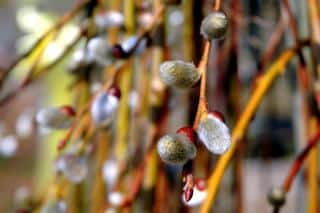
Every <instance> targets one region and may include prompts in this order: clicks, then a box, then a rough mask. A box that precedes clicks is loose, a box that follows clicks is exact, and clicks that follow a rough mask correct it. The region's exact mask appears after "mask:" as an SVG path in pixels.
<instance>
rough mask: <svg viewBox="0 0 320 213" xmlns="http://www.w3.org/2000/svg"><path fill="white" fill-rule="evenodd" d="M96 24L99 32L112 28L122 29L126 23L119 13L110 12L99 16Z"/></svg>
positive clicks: (96, 18)
mask: <svg viewBox="0 0 320 213" xmlns="http://www.w3.org/2000/svg"><path fill="white" fill-rule="evenodd" d="M94 22H95V24H96V26H97V29H98V30H99V31H106V30H107V29H108V28H110V27H120V26H121V25H123V23H124V16H123V14H122V13H120V12H118V11H114V10H113V11H108V12H105V13H101V14H97V15H96V16H95V18H94Z"/></svg>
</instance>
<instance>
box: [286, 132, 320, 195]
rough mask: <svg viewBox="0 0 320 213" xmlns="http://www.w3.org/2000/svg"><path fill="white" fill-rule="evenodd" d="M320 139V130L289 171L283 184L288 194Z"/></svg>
mask: <svg viewBox="0 0 320 213" xmlns="http://www.w3.org/2000/svg"><path fill="white" fill-rule="evenodd" d="M319 139H320V128H318V130H317V133H316V134H315V135H314V136H313V137H312V138H311V139H310V141H309V142H308V144H307V145H306V147H305V148H304V149H303V150H302V151H301V152H300V153H299V155H298V156H297V157H296V159H295V160H294V162H293V164H292V166H291V168H290V170H289V173H288V175H287V177H286V179H285V180H284V182H283V184H282V188H283V189H284V190H285V191H286V192H288V191H289V190H290V188H291V185H292V182H293V180H294V178H295V177H296V176H297V174H298V172H299V171H300V169H301V166H302V164H303V162H304V161H305V159H306V157H307V156H308V154H309V153H310V151H311V150H312V148H313V147H315V145H316V144H317V143H318V141H319Z"/></svg>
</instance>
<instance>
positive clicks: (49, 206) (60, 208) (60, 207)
mask: <svg viewBox="0 0 320 213" xmlns="http://www.w3.org/2000/svg"><path fill="white" fill-rule="evenodd" d="M66 212H67V204H66V202H65V201H62V200H50V201H48V202H47V203H46V204H45V205H44V206H43V207H42V209H41V213H66Z"/></svg>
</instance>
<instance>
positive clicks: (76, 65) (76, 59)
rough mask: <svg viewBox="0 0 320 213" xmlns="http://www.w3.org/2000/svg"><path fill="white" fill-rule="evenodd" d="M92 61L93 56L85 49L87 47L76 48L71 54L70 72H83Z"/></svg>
mask: <svg viewBox="0 0 320 213" xmlns="http://www.w3.org/2000/svg"><path fill="white" fill-rule="evenodd" d="M91 63H92V58H91V57H90V56H89V54H88V53H87V52H86V51H85V49H79V50H76V51H75V52H74V53H73V55H72V56H71V59H70V62H69V65H68V69H67V70H68V72H69V73H70V74H78V73H82V72H83V70H84V69H86V68H87V67H88V66H89V65H90V64H91Z"/></svg>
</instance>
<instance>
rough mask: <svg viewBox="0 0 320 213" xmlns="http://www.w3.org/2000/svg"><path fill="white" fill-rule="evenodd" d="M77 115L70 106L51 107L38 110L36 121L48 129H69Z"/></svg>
mask: <svg viewBox="0 0 320 213" xmlns="http://www.w3.org/2000/svg"><path fill="white" fill-rule="evenodd" d="M74 116H75V112H74V110H73V109H72V108H71V107H69V106H65V107H50V108H44V109H41V110H39V111H38V113H37V114H36V121H37V123H38V124H39V125H41V126H42V127H45V128H48V129H67V128H69V127H70V125H71V123H72V121H73V118H74Z"/></svg>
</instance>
